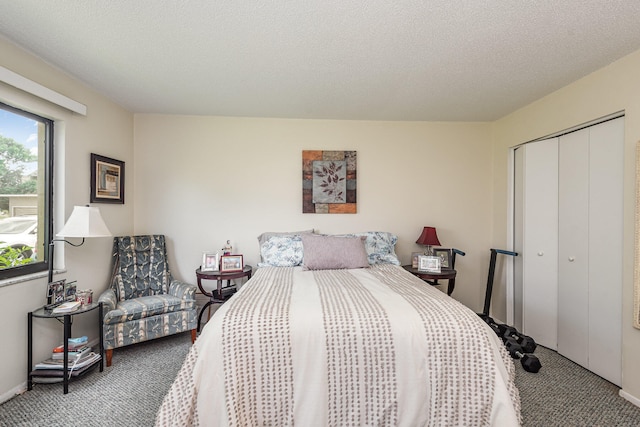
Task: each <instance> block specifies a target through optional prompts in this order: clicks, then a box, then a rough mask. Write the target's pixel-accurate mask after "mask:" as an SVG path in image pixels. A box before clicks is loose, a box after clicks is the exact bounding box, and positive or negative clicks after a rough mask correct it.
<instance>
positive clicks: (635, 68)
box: [492, 51, 640, 398]
mask: <svg viewBox="0 0 640 427" xmlns="http://www.w3.org/2000/svg"><path fill="white" fill-rule="evenodd" d="M638 76H640V51H638V52H636V53H634V54H632V55H629V56H627V57H625V58H623V59H621V60H619V61H617V62H615V63H613V64H611V65H609V66H608V67H605V68H603V69H601V70H599V71H597V72H595V73H593V74H591V75H589V76H587V77H585V78H583V79H581V80H579V81H577V82H575V83H572V84H571V85H569V86H567V87H565V88H563V89H561V90H559V91H557V92H554V93H553V94H551V95H549V96H547V97H545V98H542V99H540V100H539V101H536V102H535V103H533V104H531V105H529V106H527V107H525V108H522V109H521V110H518V111H516V112H514V113H512V114H510V115H508V116H506V117H504V118H502V119H501V120H498V121H497V122H495V123H494V124H493V131H494V146H493V165H494V174H493V180H494V181H493V194H494V204H493V230H494V233H493V237H492V239H493V242H494V244H496V245H507V243H506V241H507V227H506V222H507V164H508V163H507V159H508V154H509V148H510V147H512V146H514V145H517V144H520V143H523V142H527V141H530V140H533V139H536V138H539V137H543V136H546V135H549V134H551V133H555V132H559V131H562V130H564V129H568V128H571V127H573V126H576V125H579V124H581V123H585V122H588V121H591V120H594V119H597V118H599V117H603V116H606V115H609V114H612V113H614V112H618V111H622V110H624V111H625V114H626V119H625V164H624V260H623V265H624V266H623V268H624V272H623V274H624V282H623V283H622V286H623V311H622V316H621V322H622V326H623V379H622V385H623V390H624V391H625V392H626V393H628V394H631V395H632V396H635V397H636V398H639V397H640V365H638V363H637V362H636V360H637V357H636V355H637V354H638V353H640V331H639V330H636V329H634V328H633V327H632V322H633V274H634V229H635V228H634V227H635V226H634V213H635V172H636V171H635V144H636V142H637V141H639V140H640V79H638ZM603 285H606V284H603ZM494 295H495V297H496V298H495V299H494V313H495V315H496V316H497V317H501V318H505V317H506V302H505V285H504V281H502V282H501V283H498V284H497V289H496V292H495V294H494Z"/></svg>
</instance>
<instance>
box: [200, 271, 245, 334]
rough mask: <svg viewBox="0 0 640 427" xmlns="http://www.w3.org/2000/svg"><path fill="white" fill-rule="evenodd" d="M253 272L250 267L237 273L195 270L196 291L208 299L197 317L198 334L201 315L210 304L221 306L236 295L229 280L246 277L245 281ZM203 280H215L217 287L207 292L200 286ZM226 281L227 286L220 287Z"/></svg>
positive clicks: (234, 288)
mask: <svg viewBox="0 0 640 427" xmlns="http://www.w3.org/2000/svg"><path fill="white" fill-rule="evenodd" d="M252 271H253V267H251V266H250V265H245V266H244V268H243V269H242V270H239V271H224V272H222V271H202V270H201V269H200V268H198V269H197V270H196V278H197V279H198V289H199V290H200V292H201V293H202V294H203V295H204V296H206V297H209V301H207V303H206V304H205V305H204V306H203V307H202V309H201V310H200V314H199V315H198V332H200V322H201V320H202V315H203V314H204V311H205V310H206V309H207V307H209V306H210V305H211V304H222V303H224V302H225V301H227V300H228V299H229V298H231V296H232V295H233V294H234V293H236V290H237V289H236V287H235V285H231V280H233V279H241V278H243V277H246V278H247V280H249V279H251V273H252ZM203 280H215V281H217V282H218V283H217V286H216V287H215V288H214V289H213V290H211V291H207V290H206V289H205V288H204V287H203V286H202V281H203ZM224 280H226V281H227V286H222V282H223V281H224Z"/></svg>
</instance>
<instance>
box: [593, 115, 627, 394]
mask: <svg viewBox="0 0 640 427" xmlns="http://www.w3.org/2000/svg"><path fill="white" fill-rule="evenodd" d="M623 149H624V118H619V119H615V120H611V121H608V122H605V123H602V124H600V125H598V126H594V127H592V128H590V134H589V159H590V161H589V200H590V203H589V260H590V262H589V289H588V292H589V369H590V370H591V371H593V372H595V373H596V374H598V375H600V376H601V377H603V378H605V379H607V380H609V381H611V382H612V383H614V384H617V385H621V383H622V375H621V372H622V353H621V352H622V350H621V347H622V314H621V313H622V252H623V249H622V246H623V243H622V240H623V230H622V228H623V227H622V220H623V194H622V193H623V190H622V187H623V170H622V169H623V162H624V153H623Z"/></svg>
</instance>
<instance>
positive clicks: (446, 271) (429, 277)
mask: <svg viewBox="0 0 640 427" xmlns="http://www.w3.org/2000/svg"><path fill="white" fill-rule="evenodd" d="M402 268H404V269H405V270H407V271H408V272H409V273H411V274H413V275H414V276H416V277H419V278H421V279H422V280H424V281H425V282H427V283H428V284H430V285H432V286H436V285H439V284H440V283H438V280H448V281H449V283H448V286H447V295H451V294H452V293H453V289H454V288H455V286H456V271H455V270H454V269H452V268H443V269H442V270H441V271H440V272H439V273H437V272H433V271H422V270H418V269H417V268H413V267H412V266H410V265H403V266H402Z"/></svg>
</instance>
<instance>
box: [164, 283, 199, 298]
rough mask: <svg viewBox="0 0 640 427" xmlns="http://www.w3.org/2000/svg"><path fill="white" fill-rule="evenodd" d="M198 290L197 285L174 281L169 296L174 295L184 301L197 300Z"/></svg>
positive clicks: (170, 286)
mask: <svg viewBox="0 0 640 427" xmlns="http://www.w3.org/2000/svg"><path fill="white" fill-rule="evenodd" d="M196 289H197V288H196V285H192V284H189V283H185V282H181V281H179V280H173V281H172V282H171V285H169V295H173V296H175V297H178V298H180V299H182V300H195V299H196Z"/></svg>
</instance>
